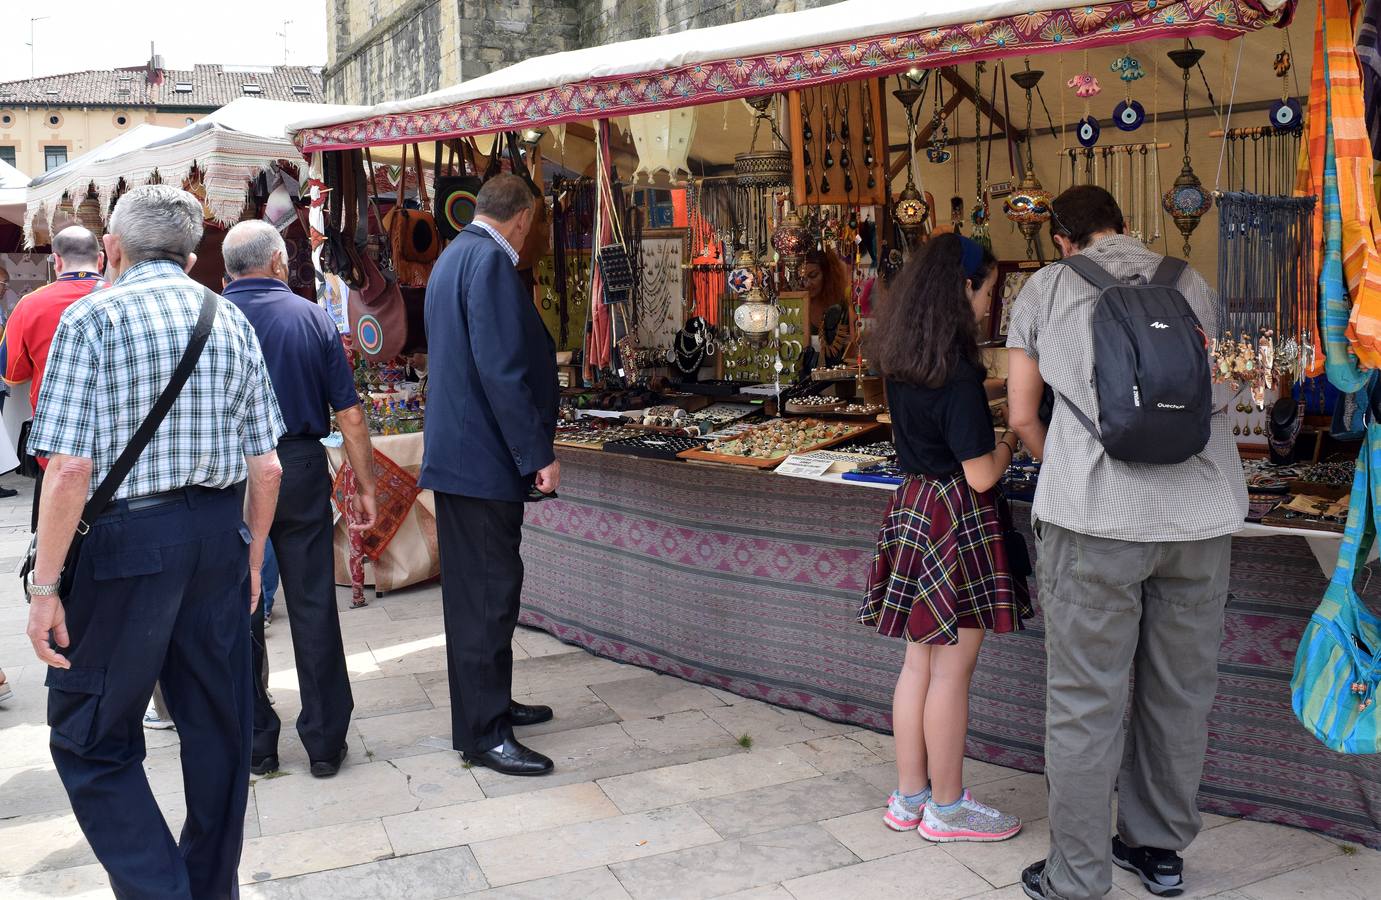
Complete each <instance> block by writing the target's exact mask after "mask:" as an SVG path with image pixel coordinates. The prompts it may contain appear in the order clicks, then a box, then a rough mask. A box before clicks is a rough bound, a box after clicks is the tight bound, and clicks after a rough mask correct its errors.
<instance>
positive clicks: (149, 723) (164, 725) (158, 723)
mask: <svg viewBox="0 0 1381 900" xmlns="http://www.w3.org/2000/svg"><path fill="white" fill-rule="evenodd" d="M144 727H145V728H147V729H149V730H150V731H167V730H168V729H170V728H173V727H175V726H174V725H173V723H172V722H169V721H168V720H167V719H161V718H159V716H158V709H157V708H156V707H155V706H154V705H153V701H152V700H150V701H149V708H148V709H146V710H144Z"/></svg>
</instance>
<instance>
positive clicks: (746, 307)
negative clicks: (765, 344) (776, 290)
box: [734, 287, 781, 343]
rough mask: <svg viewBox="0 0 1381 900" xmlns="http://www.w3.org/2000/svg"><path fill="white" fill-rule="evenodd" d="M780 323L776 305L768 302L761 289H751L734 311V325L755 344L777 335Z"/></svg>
mask: <svg viewBox="0 0 1381 900" xmlns="http://www.w3.org/2000/svg"><path fill="white" fill-rule="evenodd" d="M780 321H781V314H780V312H779V311H778V310H777V307H776V304H773V303H770V302H768V300H767V297H766V295H764V294H763V292H762V288H759V287H754V288H750V289H749V291H748V293H747V294H746V295H745V296H744V298H743V302H742V303H740V304H739V305H738V307H737V308H736V309H735V310H734V325H735V326H736V327H737V328H738V330H739V331H741V332H743V336H744V337H745V338H746V339H747V340H749V341H750V342H753V343H759V342H762V341H765V340H767V339H768V338H769V337H771V336H772V335H775V334H776V333H777V325H778V324H779V323H780Z"/></svg>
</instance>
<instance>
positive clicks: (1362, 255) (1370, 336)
mask: <svg viewBox="0 0 1381 900" xmlns="http://www.w3.org/2000/svg"><path fill="white" fill-rule="evenodd" d="M1360 12H1361V4H1358V5H1357V8H1356V9H1352V8H1350V3H1349V0H1323V13H1322V15H1321V16H1320V17H1319V24H1318V30H1317V32H1316V34H1315V38H1314V73H1313V83H1312V88H1311V90H1310V96H1309V112H1310V122H1309V130H1310V135H1309V137H1310V140H1309V149H1310V154H1309V156H1310V158H1309V167H1310V182H1311V183H1312V185H1313V186H1314V187H1317V188H1318V191H1317V193H1318V194H1319V195H1320V196H1322V183H1323V163H1324V155H1325V146H1324V145H1325V140H1326V134H1327V129H1330V128H1331V129H1332V132H1333V145H1334V151H1335V154H1336V158H1337V167H1338V195H1339V198H1340V200H1341V201H1342V220H1343V273H1344V277H1345V279H1346V281H1347V291H1348V297H1349V299H1350V300H1351V302H1352V312H1351V316H1350V318H1349V320H1348V328H1347V336H1348V340H1349V341H1350V342H1351V344H1352V348H1353V350H1354V352H1356V354H1357V357H1358V359H1359V360H1360V361H1361V363H1362V365H1363V366H1364V367H1366V368H1378V367H1381V251H1379V250H1378V249H1377V248H1378V244H1379V243H1381V216H1379V215H1378V213H1377V205H1376V195H1375V194H1374V193H1373V192H1372V190H1371V164H1372V156H1371V140H1370V138H1369V137H1368V135H1367V123H1366V115H1365V109H1364V106H1363V102H1362V73H1361V68H1360V65H1359V63H1358V61H1357V52H1356V25H1357V24H1358V19H1357V17H1358V16H1359V15H1360ZM1325 53H1326V54H1327V78H1326V79H1325V77H1324V61H1325V60H1324V54H1325ZM1325 103H1327V104H1329V105H1330V106H1331V108H1332V116H1331V117H1329V116H1328V114H1327V112H1326V111H1325V107H1324V104H1325ZM1315 209H1316V212H1315V226H1316V228H1317V229H1318V230H1317V231H1316V232H1315V233H1316V235H1317V236H1318V238H1319V239H1322V236H1323V229H1322V222H1321V217H1322V204H1320V205H1319V206H1317V207H1315ZM1317 258H1318V250H1317V249H1316V260H1317ZM1315 271H1321V270H1320V269H1316V270H1315Z"/></svg>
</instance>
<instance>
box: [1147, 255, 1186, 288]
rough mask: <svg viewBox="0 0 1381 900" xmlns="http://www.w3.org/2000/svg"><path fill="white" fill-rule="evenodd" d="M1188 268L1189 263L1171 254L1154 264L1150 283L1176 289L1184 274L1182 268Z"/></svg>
mask: <svg viewBox="0 0 1381 900" xmlns="http://www.w3.org/2000/svg"><path fill="white" fill-rule="evenodd" d="M1187 268H1189V263H1187V262H1185V261H1184V260H1182V259H1176V258H1175V257H1173V256H1167V257H1165V258H1164V259H1162V260H1161V261H1160V265H1158V266H1156V273H1155V274H1154V275H1152V276H1151V281H1150V283H1151V284H1155V285H1160V286H1161V287H1168V288H1175V289H1178V288H1179V286H1180V279H1181V278H1182V277H1183V276H1184V270H1185V269H1187Z"/></svg>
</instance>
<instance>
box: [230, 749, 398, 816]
mask: <svg viewBox="0 0 1381 900" xmlns="http://www.w3.org/2000/svg"><path fill="white" fill-rule="evenodd" d="M254 797H255V800H256V801H257V802H258V806H259V826H260V828H261V829H262V831H263V833H264V834H265V835H274V834H284V833H287V832H291V831H303V830H306V829H309V828H320V827H322V826H324V825H339V824H343V823H345V822H356V821H360V820H365V819H375V818H379V817H381V816H390V815H396V814H398V813H404V812H412V811H414V810H416V809H417V808H418V807H419V806H420V805H421V801H420V800H418V799H417V798H416V797H414V796H413V795H412V793H411V792H410V791H409V790H408V777H407V775H405V774H404V773H403V772H400V771H399V770H398V769H397V768H395V767H394V766H392V765H389V764H388V763H387V762H385V761H382V760H381V761H379V762H372V763H365V764H364V765H346V766H344V767H343V768H342V769H341V770H340V774H338V775H336V776H335V777H334V778H313V777H312V776H310V775H298V774H293V775H284V776H283V777H281V778H261V779H259V780H258V781H257V782H256V783H255V785H254Z"/></svg>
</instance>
